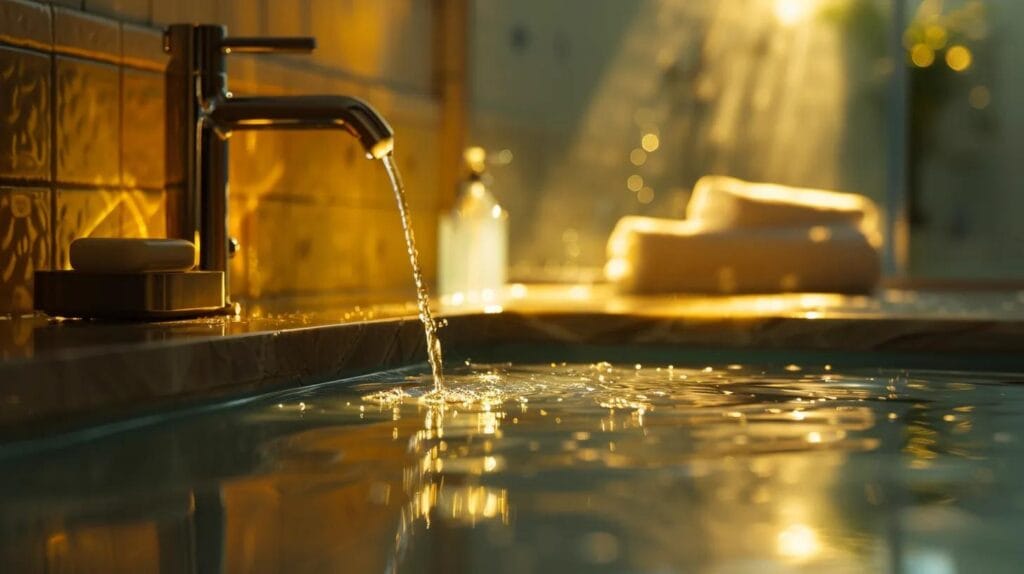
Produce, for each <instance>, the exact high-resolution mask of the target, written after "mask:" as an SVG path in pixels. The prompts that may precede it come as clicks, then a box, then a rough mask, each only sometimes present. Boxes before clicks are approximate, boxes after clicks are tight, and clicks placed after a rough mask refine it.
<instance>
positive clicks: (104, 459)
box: [0, 362, 1024, 573]
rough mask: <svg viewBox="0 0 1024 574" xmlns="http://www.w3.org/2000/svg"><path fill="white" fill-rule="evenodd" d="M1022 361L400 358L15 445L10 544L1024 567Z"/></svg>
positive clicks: (313, 559)
mask: <svg viewBox="0 0 1024 574" xmlns="http://www.w3.org/2000/svg"><path fill="white" fill-rule="evenodd" d="M1003 380H1008V378H1007V377H1000V376H996V375H984V374H973V375H971V374H962V373H960V374H958V373H939V372H906V371H879V370H871V371H855V370H842V369H833V368H831V367H830V366H826V365H793V364H787V363H785V362H779V364H777V365H775V366H774V367H769V368H764V367H755V366H750V365H741V364H729V365H710V366H703V365H700V366H692V365H691V366H689V367H688V368H683V367H680V366H669V365H636V364H629V365H610V364H607V363H595V364H579V365H573V364H551V365H533V366H524V365H516V366H512V365H466V366H463V367H459V368H451V369H449V372H448V373H446V387H445V390H444V391H443V393H442V394H438V393H437V392H436V391H435V390H434V387H433V381H432V379H431V377H430V375H429V374H422V375H414V376H406V375H403V374H401V373H385V374H379V375H374V376H372V377H370V378H368V379H362V380H359V381H354V382H352V383H346V384H334V385H325V386H320V387H316V388H312V389H306V390H302V391H297V392H291V393H287V394H282V395H279V396H277V397H273V398H271V399H268V400H266V401H262V402H259V403H256V404H251V405H248V406H242V407H239V408H235V409H231V410H228V411H225V412H221V413H216V414H213V415H203V416H197V417H193V418H190V419H185V420H179V421H176V422H172V423H170V424H165V425H160V426H157V427H154V428H151V429H144V430H140V431H135V432H133V433H126V434H125V435H123V436H111V437H108V438H106V439H102V440H98V441H94V442H92V443H87V444H84V445H79V446H77V447H72V448H68V449H65V450H63V451H58V452H56V453H43V454H42V455H39V456H36V457H23V458H21V459H15V460H7V461H5V462H3V463H0V477H2V478H0V486H3V490H2V491H0V492H4V493H5V494H3V495H2V499H0V508H4V510H0V519H2V522H0V534H3V535H4V536H0V540H4V541H5V542H0V552H4V553H5V554H2V555H3V556H16V557H17V556H18V555H19V554H18V553H19V552H21V553H25V552H29V551H28V550H25V549H26V548H29V549H31V548H37V549H38V548H43V549H44V551H43V554H45V556H43V557H41V558H40V557H38V556H37V557H36V559H35V561H34V562H32V563H33V564H40V565H43V564H45V565H47V567H50V568H51V569H52V565H53V563H54V562H56V563H58V564H63V565H67V564H71V565H77V566H80V567H81V566H88V565H96V564H102V565H105V566H110V565H111V564H113V563H117V564H121V565H124V564H123V560H127V559H128V558H125V556H124V555H122V554H118V553H116V552H114V553H110V552H107V553H106V554H104V553H103V552H98V551H97V550H96V548H97V547H98V546H97V544H98V543H97V540H99V541H101V542H102V541H106V542H109V543H111V544H114V545H115V546H116V544H117V543H121V544H124V543H126V541H133V540H134V541H135V542H134V544H135V547H136V548H142V549H145V548H147V546H146V544H145V543H144V542H145V541H146V540H150V539H151V540H150V546H151V547H152V552H153V553H155V554H156V555H157V556H158V557H160V558H159V559H160V560H167V559H168V558H167V556H174V555H175V554H176V553H177V552H192V553H194V554H195V555H196V556H197V557H198V558H195V560H196V561H202V560H207V561H209V560H213V561H214V562H217V563H219V564H222V565H223V567H224V569H226V570H228V571H236V570H240V571H251V570H261V569H266V570H270V571H284V570H287V571H296V572H297V571H324V570H337V569H339V568H340V569H342V570H345V571H354V572H359V571H366V572H381V571H398V572H406V571H407V572H420V571H433V572H459V571H488V572H547V571H552V572H554V571H558V572H563V571H565V572H574V571H586V572H683V571H686V572H690V571H701V572H715V573H719V572H747V571H766V572H777V571H808V572H816V571H830V572H844V571H848V572H863V571H903V572H926V573H932V572H934V573H940V572H941V573H944V572H963V571H987V572H997V571H1014V570H1015V569H1016V566H1017V565H1018V564H1019V563H1021V561H1022V560H1024V547H1022V546H1021V545H1020V544H1018V542H1017V536H1016V528H1017V527H1019V525H1020V523H1021V522H1022V518H1024V514H1022V512H1021V511H1022V508H1024V457H1022V456H1021V454H1024V453H1022V452H1021V451H1022V447H1021V443H1020V438H1021V436H1024V387H1019V386H1016V385H1006V384H999V381H1003ZM154 500H156V501H160V502H153V501H154ZM211 501H212V502H211ZM210 517H212V518H210ZM211 525H212V526H211ZM176 529H178V530H182V531H188V532H195V533H197V534H195V536H197V537H198V538H197V539H198V542H197V543H195V544H193V545H192V546H189V544H191V543H189V544H185V543H180V544H181V548H178V546H176V544H179V542H180V541H179V542H175V541H176V540H177V539H176V538H174V536H172V535H169V534H167V533H168V532H172V533H173V532H175V531H176ZM211 532H212V533H213V534H210V533H211ZM14 533H16V534H17V536H13V535H12V534H14ZM147 537H148V538H147ZM186 538H187V537H186ZM13 541H20V544H18V545H16V547H15V546H14V542H13ZM33 545H34V546H33ZM136 554H139V555H142V556H144V555H145V552H143V551H142V550H139V551H137V552H136ZM151 558H152V557H151ZM15 563H17V562H15ZM25 563H27V562H25ZM26 570H28V571H31V570H32V569H31V568H27V569H26Z"/></svg>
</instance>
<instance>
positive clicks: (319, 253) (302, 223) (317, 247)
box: [240, 199, 360, 297]
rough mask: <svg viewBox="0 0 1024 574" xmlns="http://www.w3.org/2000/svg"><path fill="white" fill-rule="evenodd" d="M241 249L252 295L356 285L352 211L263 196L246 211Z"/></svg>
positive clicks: (336, 289) (333, 288) (353, 216)
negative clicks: (247, 241)
mask: <svg viewBox="0 0 1024 574" xmlns="http://www.w3.org/2000/svg"><path fill="white" fill-rule="evenodd" d="M240 216H241V217H242V218H243V219H247V221H246V225H247V226H248V227H249V230H250V233H249V234H247V235H246V237H247V238H248V240H249V242H250V243H249V244H248V245H245V246H243V251H242V254H243V255H244V257H245V265H246V267H247V275H248V290H249V294H250V295H252V296H254V297H260V296H271V295H281V294H286V293H313V292H325V291H340V290H346V289H352V288H354V287H357V286H358V285H359V282H360V279H359V274H358V271H359V270H358V269H357V266H356V264H355V263H356V261H355V258H354V255H355V242H354V236H353V235H352V234H351V230H352V229H353V228H354V227H357V226H358V225H359V222H358V221H357V220H356V217H355V215H354V213H353V212H352V211H351V210H346V209H343V208H338V207H331V206H324V205H318V204H313V203H300V202H294V201H281V200H273V199H267V200H263V201H261V202H260V203H259V205H258V206H257V207H256V208H254V209H252V210H251V211H248V212H247V213H245V214H240Z"/></svg>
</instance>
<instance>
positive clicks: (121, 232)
mask: <svg viewBox="0 0 1024 574" xmlns="http://www.w3.org/2000/svg"><path fill="white" fill-rule="evenodd" d="M166 214H167V198H166V194H165V193H164V192H163V191H141V190H128V191H121V190H113V191H108V190H99V189H84V190H79V189H59V190H57V218H56V219H57V226H56V235H55V236H56V246H57V266H58V267H59V268H61V269H67V268H68V267H69V262H68V247H69V246H70V245H71V242H72V241H74V240H75V239H78V238H79V237H165V236H166V234H167V223H166Z"/></svg>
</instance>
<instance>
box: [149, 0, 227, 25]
mask: <svg viewBox="0 0 1024 574" xmlns="http://www.w3.org/2000/svg"><path fill="white" fill-rule="evenodd" d="M217 4H218V2H211V1H210V0H155V1H154V2H153V23H154V24H162V25H167V24H180V23H182V22H195V23H196V24H215V23H217V22H218V19H217Z"/></svg>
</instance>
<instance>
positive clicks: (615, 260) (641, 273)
mask: <svg viewBox="0 0 1024 574" xmlns="http://www.w3.org/2000/svg"><path fill="white" fill-rule="evenodd" d="M880 268H881V265H880V261H879V255H878V251H877V250H876V249H875V248H874V246H872V244H871V242H870V241H869V240H868V238H867V237H866V236H865V235H864V234H863V233H861V232H860V230H859V229H857V228H855V227H852V226H850V225H831V226H828V225H810V226H803V227H797V226H791V227H762V228H749V229H714V228H712V229H709V228H708V227H707V226H706V225H705V224H704V223H703V222H701V221H683V220H674V219H656V218H650V217H637V216H629V217H624V218H623V219H621V220H620V221H619V223H618V225H616V227H615V230H614V231H613V232H612V235H611V238H610V239H609V240H608V263H607V265H606V267H605V274H606V276H607V277H608V279H609V280H610V281H612V282H613V283H614V284H616V285H617V286H618V288H619V289H620V290H621V291H624V292H627V293H671V292H683V293H768V292H780V291H804V292H829V293H867V292H870V291H871V290H872V289H873V288H874V286H875V284H876V282H877V281H878V279H879V276H880Z"/></svg>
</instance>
